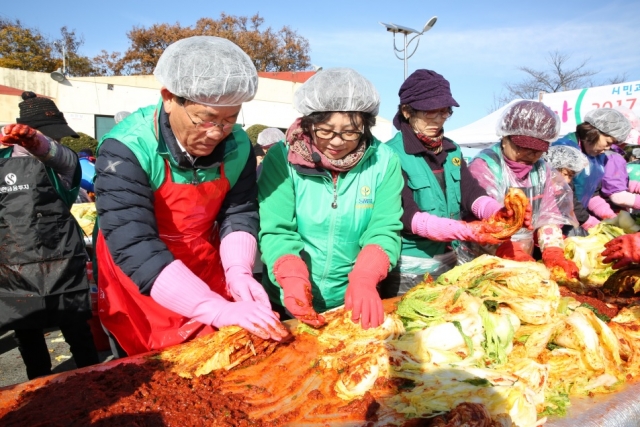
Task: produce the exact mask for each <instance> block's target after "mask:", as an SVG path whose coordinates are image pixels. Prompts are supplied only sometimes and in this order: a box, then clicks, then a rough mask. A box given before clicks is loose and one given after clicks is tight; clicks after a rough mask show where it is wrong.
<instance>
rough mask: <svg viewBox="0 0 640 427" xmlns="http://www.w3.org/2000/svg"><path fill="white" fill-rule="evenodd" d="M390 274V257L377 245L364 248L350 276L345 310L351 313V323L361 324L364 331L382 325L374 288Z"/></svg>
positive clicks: (382, 319) (379, 307)
mask: <svg viewBox="0 0 640 427" xmlns="http://www.w3.org/2000/svg"><path fill="white" fill-rule="evenodd" d="M388 271H389V256H388V255H387V253H386V252H385V251H384V250H383V249H382V248H381V247H380V246H378V245H366V246H365V247H364V248H362V250H361V251H360V253H359V254H358V258H357V259H356V263H355V265H354V266H353V270H351V273H349V285H348V286H347V292H346V293H345V295H344V308H345V309H346V310H351V320H352V321H353V322H358V321H360V325H361V326H362V328H363V329H369V328H375V327H378V326H380V325H381V324H382V322H383V321H384V308H383V307H382V300H381V299H380V295H378V290H377V289H376V287H377V286H378V283H380V281H381V280H382V279H384V278H385V277H387V272H388Z"/></svg>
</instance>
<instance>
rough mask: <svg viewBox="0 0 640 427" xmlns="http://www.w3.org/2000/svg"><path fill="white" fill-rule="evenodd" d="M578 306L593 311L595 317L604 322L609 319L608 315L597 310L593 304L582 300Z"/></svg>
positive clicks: (607, 321)
mask: <svg viewBox="0 0 640 427" xmlns="http://www.w3.org/2000/svg"><path fill="white" fill-rule="evenodd" d="M578 307H584V308H588V309H589V310H591V311H593V314H595V315H596V317H597V318H598V319H600V320H602V321H603V322H604V323H609V321H611V318H610V317H609V316H606V315H604V314H602V313H600V312H599V311H598V309H597V308H595V307H594V306H592V305H591V304H587V303H586V302H583V303H582V304H580V305H579V306H578Z"/></svg>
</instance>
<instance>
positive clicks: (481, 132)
mask: <svg viewBox="0 0 640 427" xmlns="http://www.w3.org/2000/svg"><path fill="white" fill-rule="evenodd" d="M505 108H506V105H505V106H504V107H501V108H500V109H498V110H496V111H494V112H493V113H491V114H489V115H488V116H485V117H483V118H481V119H480V120H477V121H475V122H473V123H471V124H468V125H466V126H463V127H461V128H458V129H455V130H452V131H445V136H446V137H447V138H449V139H451V140H453V141H454V142H456V143H457V144H458V145H460V146H461V147H467V148H486V147H489V146H491V145H493V144H495V143H496V142H498V139H499V138H498V137H497V136H496V123H497V122H498V119H499V118H500V115H501V114H502V112H503V111H504V109H505Z"/></svg>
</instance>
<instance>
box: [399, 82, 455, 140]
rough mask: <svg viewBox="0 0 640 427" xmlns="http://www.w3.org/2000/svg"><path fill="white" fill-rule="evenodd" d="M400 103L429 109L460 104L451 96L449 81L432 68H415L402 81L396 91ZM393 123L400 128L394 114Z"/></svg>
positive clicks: (421, 109)
mask: <svg viewBox="0 0 640 427" xmlns="http://www.w3.org/2000/svg"><path fill="white" fill-rule="evenodd" d="M398 95H399V96H400V104H403V105H404V104H406V105H409V106H410V107H411V108H413V109H414V110H418V111H430V110H438V109H440V108H446V107H459V106H460V105H459V104H458V103H457V102H456V100H455V99H453V96H451V87H450V85H449V81H448V80H447V79H445V78H444V77H442V76H441V75H440V74H438V73H436V72H435V71H432V70H416V71H414V72H413V73H411V75H410V76H409V77H407V80H405V81H404V83H402V86H400V90H399V91H398ZM393 124H394V125H395V127H396V128H397V129H400V117H398V115H397V114H396V117H394V119H393Z"/></svg>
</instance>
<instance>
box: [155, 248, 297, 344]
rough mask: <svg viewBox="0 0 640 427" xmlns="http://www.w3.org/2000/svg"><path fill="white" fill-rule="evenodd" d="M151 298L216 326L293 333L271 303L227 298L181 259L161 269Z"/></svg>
mask: <svg viewBox="0 0 640 427" xmlns="http://www.w3.org/2000/svg"><path fill="white" fill-rule="evenodd" d="M151 298H152V299H153V300H154V301H155V302H157V303H158V304H160V305H161V306H163V307H165V308H167V309H169V310H171V311H173V312H175V313H178V314H180V315H182V316H185V317H187V318H189V319H194V320H196V321H198V322H200V323H203V324H205V325H212V326H214V327H216V328H221V327H223V326H231V325H235V326H240V327H241V328H244V329H246V330H247V331H249V332H251V333H252V334H255V335H257V336H259V337H260V338H262V339H273V340H276V341H281V340H282V339H283V338H284V337H286V336H288V335H289V331H288V330H287V329H286V328H285V327H284V326H283V325H282V323H280V321H279V320H278V316H277V315H276V313H274V312H273V311H272V310H271V308H270V307H265V306H264V304H261V303H257V302H255V301H241V302H232V301H228V300H226V299H224V298H223V297H222V296H221V295H219V294H217V293H215V292H213V291H212V290H211V289H210V288H209V286H208V285H207V284H206V283H204V282H203V281H202V280H201V279H200V278H199V277H198V276H196V275H195V274H193V272H192V271H191V270H190V269H189V268H188V267H187V266H186V265H184V263H183V262H182V261H180V260H175V261H173V262H172V263H171V264H169V265H168V266H166V267H165V268H164V269H163V270H162V271H161V272H160V275H159V276H158V277H157V278H156V280H155V282H154V283H153V287H152V288H151Z"/></svg>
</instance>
